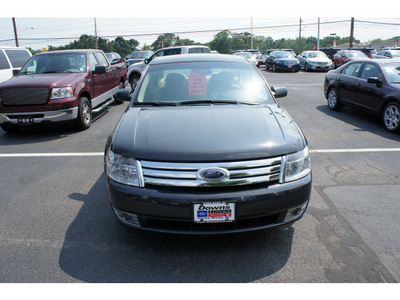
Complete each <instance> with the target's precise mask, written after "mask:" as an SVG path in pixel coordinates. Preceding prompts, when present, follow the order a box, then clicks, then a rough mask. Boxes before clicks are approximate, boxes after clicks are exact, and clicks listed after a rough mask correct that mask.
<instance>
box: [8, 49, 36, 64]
mask: <svg viewBox="0 0 400 300" xmlns="http://www.w3.org/2000/svg"><path fill="white" fill-rule="evenodd" d="M5 51H6V53H7V55H8V58H9V59H10V62H11V64H12V66H13V68H21V67H22V66H23V65H24V64H25V63H26V62H27V61H28V59H29V58H30V57H31V56H30V55H29V53H28V51H26V50H5Z"/></svg>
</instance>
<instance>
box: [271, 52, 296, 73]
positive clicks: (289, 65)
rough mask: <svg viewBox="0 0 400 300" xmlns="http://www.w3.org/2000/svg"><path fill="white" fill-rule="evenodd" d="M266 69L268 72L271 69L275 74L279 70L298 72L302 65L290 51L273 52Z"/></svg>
mask: <svg viewBox="0 0 400 300" xmlns="http://www.w3.org/2000/svg"><path fill="white" fill-rule="evenodd" d="M265 68H266V69H267V70H269V69H270V68H271V69H272V71H273V72H276V71H278V70H286V71H294V72H298V71H299V70H300V63H299V60H298V59H297V58H296V56H295V55H293V54H292V53H290V52H288V51H272V52H271V53H270V54H269V56H268V58H267V61H266V64H265Z"/></svg>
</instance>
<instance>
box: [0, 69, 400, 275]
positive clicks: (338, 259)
mask: <svg viewBox="0 0 400 300" xmlns="http://www.w3.org/2000/svg"><path fill="white" fill-rule="evenodd" d="M261 70H262V73H263V75H264V76H265V77H266V79H267V81H268V82H269V84H270V85H285V86H287V87H288V91H289V94H288V96H287V97H285V98H281V99H278V100H279V103H280V104H281V105H282V106H283V107H284V108H285V109H286V110H287V111H288V112H289V114H290V115H291V116H292V117H293V118H294V120H295V121H296V122H297V124H298V125H299V126H300V128H301V129H302V130H303V132H304V133H305V135H306V137H307V139H308V142H309V147H310V150H311V160H312V161H311V162H312V170H313V189H312V197H311V202H310V205H309V207H308V210H307V212H306V215H305V216H304V217H303V218H302V219H301V220H300V221H298V222H296V223H295V224H294V225H293V226H292V227H291V228H276V229H271V230H265V231H257V232H250V233H241V234H232V235H222V236H193V237H191V236H189V237H188V236H176V235H167V234H155V233H147V232H140V231H136V230H133V229H131V228H128V227H124V226H122V225H120V224H119V223H118V222H117V221H116V219H115V217H114V215H113V213H112V211H111V209H110V205H109V202H108V196H107V189H106V185H105V180H104V173H103V156H102V152H103V151H104V145H105V142H106V139H107V137H108V135H109V133H110V132H111V131H112V129H113V127H114V126H115V125H116V122H117V121H118V119H119V117H120V116H121V114H122V113H123V111H124V109H125V108H126V106H127V105H128V103H124V104H122V105H112V106H110V107H109V108H107V109H106V110H105V111H103V112H102V113H100V114H98V115H97V116H96V118H95V120H94V122H93V124H92V126H91V128H90V129H89V130H86V131H83V132H75V131H72V130H70V129H69V128H64V127H52V128H49V129H41V130H24V131H23V132H21V133H19V134H6V133H5V132H3V131H2V130H1V129H0V145H1V147H0V165H1V168H0V176H1V180H0V190H1V196H0V252H1V253H2V255H1V257H0V282H134V283H136V282H137V283H145V282H157V283H163V282H182V283H184V282H193V283H194V282H200V283H206V282H207V283H208V282H216V283H225V282H233V283H238V282H327V283H329V282H398V281H400V236H399V235H398V232H399V231H400V224H399V222H398V218H397V211H399V209H400V203H399V202H398V198H399V196H398V195H399V194H400V168H399V167H398V166H399V163H398V155H399V152H400V135H398V134H392V133H389V132H387V131H386V130H385V129H384V127H383V125H382V124H381V123H380V120H379V119H377V118H375V117H371V116H370V115H368V114H365V113H362V112H358V111H355V110H353V109H350V108H346V107H345V108H343V109H342V110H341V111H340V112H332V111H330V110H329V109H328V107H327V103H326V100H325V98H324V94H323V79H324V76H325V73H320V72H310V73H308V72H304V71H300V72H298V73H272V72H267V71H265V69H264V68H263V67H262V69H261Z"/></svg>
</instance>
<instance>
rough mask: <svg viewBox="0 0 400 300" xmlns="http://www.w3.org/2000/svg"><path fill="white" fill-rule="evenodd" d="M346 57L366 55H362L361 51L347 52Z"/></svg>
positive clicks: (363, 55)
mask: <svg viewBox="0 0 400 300" xmlns="http://www.w3.org/2000/svg"><path fill="white" fill-rule="evenodd" d="M347 56H348V57H366V55H365V54H364V53H362V52H361V51H357V52H356V51H354V52H348V53H347Z"/></svg>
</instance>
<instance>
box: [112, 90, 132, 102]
mask: <svg viewBox="0 0 400 300" xmlns="http://www.w3.org/2000/svg"><path fill="white" fill-rule="evenodd" d="M131 96H132V90H130V91H129V90H120V91H118V92H117V94H116V95H115V97H116V98H117V100H118V101H131Z"/></svg>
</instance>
